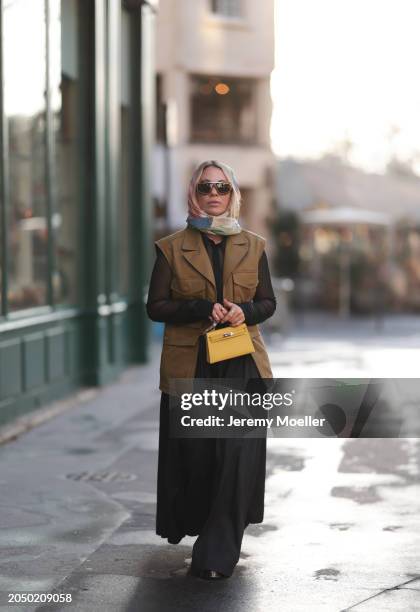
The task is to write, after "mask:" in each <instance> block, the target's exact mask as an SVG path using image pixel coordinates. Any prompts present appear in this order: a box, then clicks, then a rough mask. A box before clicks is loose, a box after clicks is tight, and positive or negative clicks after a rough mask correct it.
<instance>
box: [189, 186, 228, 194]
mask: <svg viewBox="0 0 420 612" xmlns="http://www.w3.org/2000/svg"><path fill="white" fill-rule="evenodd" d="M213 185H214V186H215V187H216V191H217V193H218V194H219V195H227V194H228V193H230V190H231V185H230V183H198V184H197V193H199V194H201V195H208V194H209V193H210V192H211V190H212V188H213Z"/></svg>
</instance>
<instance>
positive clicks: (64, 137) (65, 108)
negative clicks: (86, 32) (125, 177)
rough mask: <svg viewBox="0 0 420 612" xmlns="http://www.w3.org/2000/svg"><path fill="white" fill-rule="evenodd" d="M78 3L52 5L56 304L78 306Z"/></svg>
mask: <svg viewBox="0 0 420 612" xmlns="http://www.w3.org/2000/svg"><path fill="white" fill-rule="evenodd" d="M77 5H78V0H53V1H52V2H50V34H51V54H50V63H51V107H52V113H53V139H54V144H55V146H54V155H55V160H54V161H55V163H54V164H53V172H54V174H53V175H52V181H53V189H54V196H55V198H54V204H55V206H54V208H55V211H56V215H55V218H56V219H57V221H56V223H55V224H53V227H54V237H55V270H54V271H53V277H52V281H53V294H54V302H55V303H58V304H68V305H74V304H76V303H77V301H78V284H77V256H78V255H81V252H80V248H81V247H80V241H79V240H78V235H79V233H80V228H79V215H78V210H79V208H78V202H79V191H78V190H79V185H80V179H79V171H78V170H79V166H78V155H77V138H78V133H79V122H78V112H77V104H78V95H79V65H78V64H79V54H78V38H77V32H78V20H77V15H78V13H77V8H78V7H77Z"/></svg>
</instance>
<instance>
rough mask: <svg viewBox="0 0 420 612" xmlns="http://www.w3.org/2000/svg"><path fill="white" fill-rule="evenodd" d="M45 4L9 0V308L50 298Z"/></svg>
mask: <svg viewBox="0 0 420 612" xmlns="http://www.w3.org/2000/svg"><path fill="white" fill-rule="evenodd" d="M45 52H46V48H45V7H44V2H43V0H15V1H9V2H7V3H6V4H5V5H4V11H3V54H4V108H5V117H6V127H7V132H8V157H9V193H10V210H9V217H8V223H9V228H8V231H9V249H10V252H9V270H8V278H9V288H8V301H9V309H10V310H18V309H21V308H27V307H30V306H37V305H42V304H45V303H46V298H47V292H46V287H47V273H48V268H47V240H48V235H47V222H46V184H45V85H46V79H45Z"/></svg>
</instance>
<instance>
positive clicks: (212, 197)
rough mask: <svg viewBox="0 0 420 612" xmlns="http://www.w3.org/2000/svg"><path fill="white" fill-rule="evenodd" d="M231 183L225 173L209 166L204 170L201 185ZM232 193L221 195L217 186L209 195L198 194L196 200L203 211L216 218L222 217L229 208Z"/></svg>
mask: <svg viewBox="0 0 420 612" xmlns="http://www.w3.org/2000/svg"><path fill="white" fill-rule="evenodd" d="M218 181H221V182H222V183H229V181H228V179H227V178H226V176H225V173H224V172H223V171H222V170H220V168H216V167H215V166H208V168H205V169H204V170H203V173H202V175H201V178H200V180H199V181H198V182H199V183H208V182H211V183H213V182H218ZM231 193H232V192H230V193H228V194H226V195H220V194H218V193H217V191H216V187H215V185H212V188H211V191H210V193H209V194H207V195H202V194H200V193H196V198H197V202H198V205H199V207H200V208H201V210H204V212H206V213H207V214H208V215H210V216H212V217H216V216H217V215H222V214H223V213H224V212H225V211H226V210H227V208H228V206H229V202H230V196H231Z"/></svg>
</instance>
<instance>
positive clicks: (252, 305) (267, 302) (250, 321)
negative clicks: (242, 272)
mask: <svg viewBox="0 0 420 612" xmlns="http://www.w3.org/2000/svg"><path fill="white" fill-rule="evenodd" d="M238 306H240V307H241V308H242V310H243V311H244V315H245V323H246V324H247V325H256V324H258V323H262V322H263V321H265V320H266V319H269V318H270V317H271V316H272V315H273V314H274V311H275V310H276V298H275V296H274V291H273V286H272V284H271V277H270V270H269V268H268V261H267V255H266V253H265V251H264V252H263V254H262V255H261V257H260V261H259V263H258V286H257V289H256V292H255V295H254V299H253V300H252V301H251V302H243V303H242V304H238Z"/></svg>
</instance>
